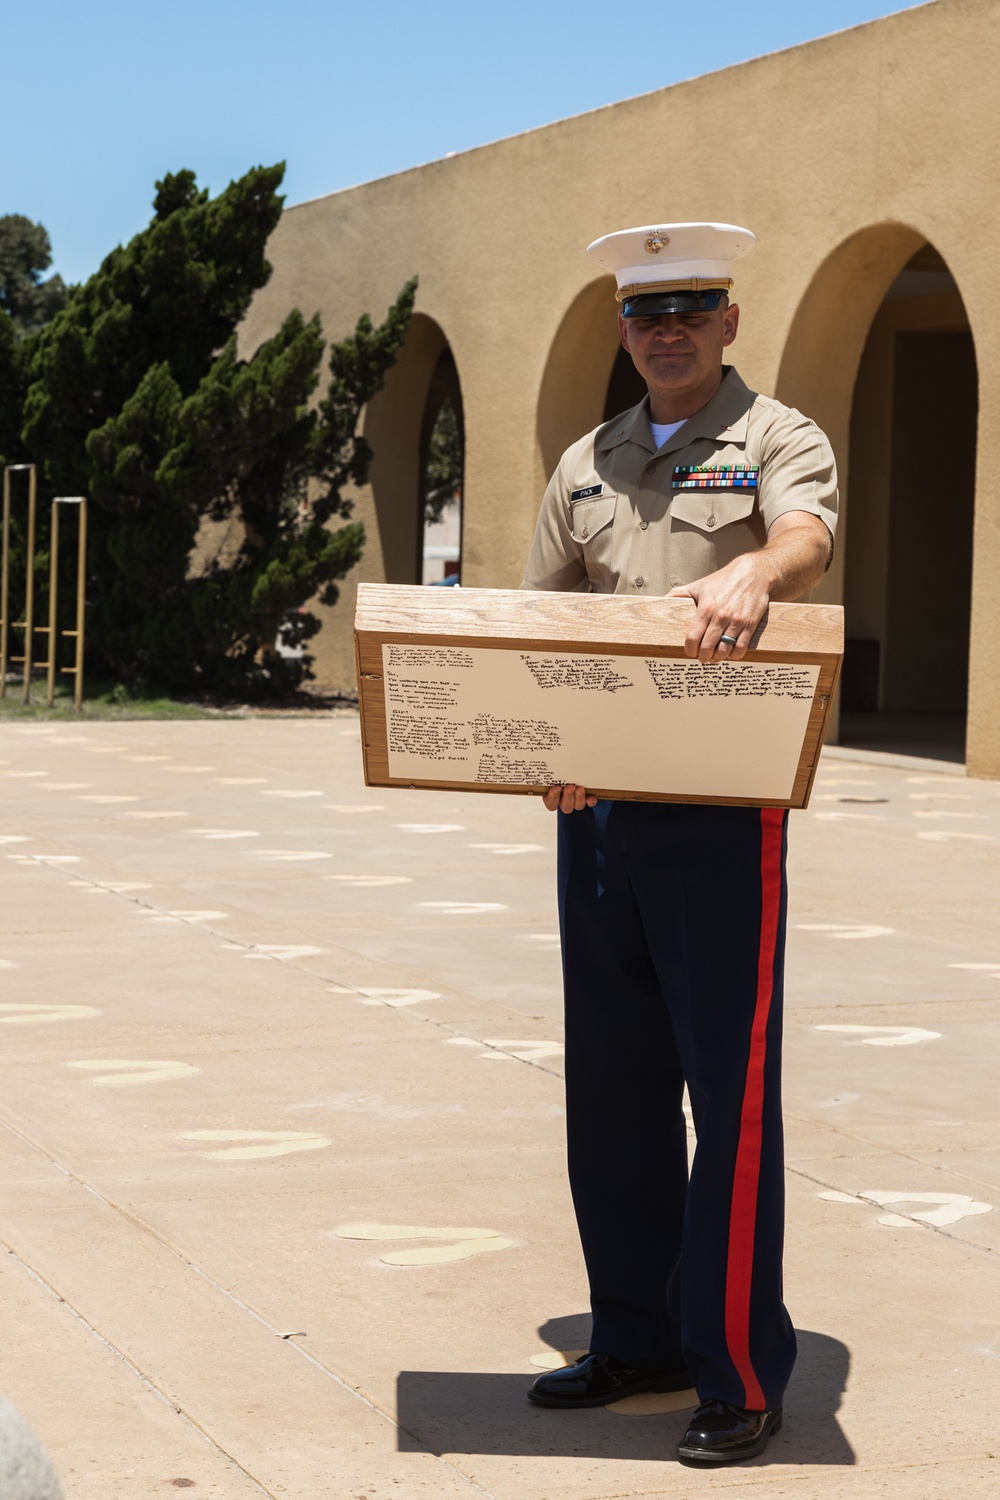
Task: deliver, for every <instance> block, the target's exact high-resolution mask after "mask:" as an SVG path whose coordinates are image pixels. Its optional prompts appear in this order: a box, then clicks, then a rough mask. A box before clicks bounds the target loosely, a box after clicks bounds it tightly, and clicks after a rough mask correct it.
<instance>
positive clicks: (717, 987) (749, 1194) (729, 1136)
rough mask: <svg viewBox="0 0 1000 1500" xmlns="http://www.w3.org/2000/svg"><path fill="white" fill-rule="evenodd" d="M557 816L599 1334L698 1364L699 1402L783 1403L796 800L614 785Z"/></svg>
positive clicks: (576, 1179)
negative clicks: (693, 1144) (701, 797)
mask: <svg viewBox="0 0 1000 1500" xmlns="http://www.w3.org/2000/svg"><path fill="white" fill-rule="evenodd" d="M558 822H559V913H560V924H561V931H562V949H563V973H564V984H565V1000H566V1095H567V1135H568V1152H569V1174H570V1183H571V1187H572V1192H573V1201H574V1206H575V1209H576V1214H577V1220H578V1223H579V1228H580V1236H581V1241H582V1244H583V1252H584V1257H585V1260H586V1265H587V1271H588V1274H589V1278H590V1287H591V1301H592V1307H593V1315H594V1324H593V1336H592V1341H591V1348H592V1349H593V1350H594V1351H597V1352H601V1353H605V1354H610V1355H613V1356H614V1357H616V1358H617V1359H620V1360H622V1361H624V1362H625V1363H626V1364H628V1365H631V1366H633V1367H635V1368H638V1369H644V1368H645V1369H672V1370H676V1369H679V1368H681V1367H683V1366H685V1365H686V1367H687V1368H688V1370H689V1371H690V1373H691V1376H692V1378H693V1381H694V1384H695V1386H696V1388H697V1391H698V1395H699V1397H700V1398H701V1399H702V1400H709V1399H713V1398H714V1399H717V1400H721V1401H728V1402H731V1403H732V1404H733V1405H734V1406H740V1407H747V1408H750V1409H753V1410H763V1409H769V1410H770V1409H774V1408H776V1407H780V1406H781V1404H782V1396H783V1392H784V1389H785V1385H786V1383H787V1381H788V1377H789V1374H790V1373H791V1369H792V1365H793V1363H794V1360H795V1334H794V1331H793V1329H792V1325H791V1320H790V1319H789V1316H788V1313H787V1311H786V1310H785V1307H784V1303H783V1301H782V1279H781V1259H782V1240H783V1230H784V1160H783V1145H782V1124H781V1003H782V975H783V956H784V938H785V911H786V885H785V847H786V822H787V814H786V813H785V812H784V811H783V810H781V809H775V808H754V807H721V806H719V807H717V806H705V805H694V804H690V805H689V804H678V803H638V802H607V801H604V802H598V804H597V806H596V807H594V808H591V809H587V810H585V811H583V812H576V813H568V814H563V813H560V814H559V819H558ZM685 1082H686V1083H687V1086H688V1092H689V1095H690V1100H691V1109H692V1113H693V1116H694V1127H695V1131H696V1134H697V1149H696V1151H695V1156H694V1162H693V1165H692V1169H691V1173H690V1180H689V1176H688V1154H687V1140H686V1126H685V1119H684V1114H683V1111H682V1097H683V1090H684V1084H685Z"/></svg>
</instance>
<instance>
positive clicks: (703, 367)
mask: <svg viewBox="0 0 1000 1500" xmlns="http://www.w3.org/2000/svg"><path fill="white" fill-rule="evenodd" d="M739 321H740V310H739V308H738V307H737V306H736V305H735V304H732V305H725V304H724V305H722V306H720V307H717V308H716V309H715V311H714V312H691V313H663V314H661V315H660V316H659V317H654V318H642V317H639V318H623V317H622V316H621V315H620V314H619V317H618V327H619V330H620V332H621V340H622V345H623V347H624V348H625V349H627V350H628V352H629V354H631V356H632V362H633V364H634V365H635V367H636V369H637V370H638V371H639V374H640V375H641V376H642V378H643V380H645V382H646V384H647V385H648V386H649V387H650V390H651V391H662V392H663V393H664V395H668V394H669V395H671V396H674V397H677V396H684V395H688V394H691V395H694V394H697V393H698V392H699V391H701V390H702V389H703V388H705V387H708V386H711V385H712V384H713V383H714V384H716V385H717V384H718V381H719V376H720V372H721V368H722V351H723V349H725V348H726V347H727V345H729V344H731V343H732V342H733V340H734V339H735V337H736V330H737V327H738V326H739Z"/></svg>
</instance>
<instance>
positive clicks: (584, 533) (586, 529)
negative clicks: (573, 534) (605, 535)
mask: <svg viewBox="0 0 1000 1500" xmlns="http://www.w3.org/2000/svg"><path fill="white" fill-rule="evenodd" d="M580 535H581V536H589V535H590V527H589V526H585V527H584V528H583V530H582V531H581V532H580Z"/></svg>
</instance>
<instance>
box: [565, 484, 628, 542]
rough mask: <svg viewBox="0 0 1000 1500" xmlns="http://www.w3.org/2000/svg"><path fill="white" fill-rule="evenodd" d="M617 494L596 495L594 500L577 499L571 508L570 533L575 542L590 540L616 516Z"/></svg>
mask: <svg viewBox="0 0 1000 1500" xmlns="http://www.w3.org/2000/svg"><path fill="white" fill-rule="evenodd" d="M617 502H618V496H617V495H595V496H594V498H593V499H592V500H576V501H574V502H573V504H572V505H571V506H570V508H569V529H570V535H571V536H572V538H573V540H574V541H575V542H590V541H593V539H594V537H595V536H596V535H597V533H598V532H599V531H603V530H604V528H605V527H606V526H610V525H611V522H612V521H613V520H614V518H615V505H616V504H617Z"/></svg>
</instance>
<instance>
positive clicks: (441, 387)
mask: <svg viewBox="0 0 1000 1500" xmlns="http://www.w3.org/2000/svg"><path fill="white" fill-rule="evenodd" d="M446 410H450V413H451V416H450V417H449V416H447V415H446V416H444V418H443V420H442V414H443V413H444V412H445V411H446ZM364 430H365V438H366V439H367V441H368V443H369V444H370V445H371V448H372V453H373V458H372V465H371V474H370V481H369V482H370V484H371V489H372V498H373V502H374V508H375V524H376V529H377V532H378V538H377V540H378V545H379V548H380V550H381V556H382V572H383V576H384V578H385V581H386V582H387V583H420V582H421V581H423V577H424V566H425V563H424V553H425V547H427V546H430V547H431V548H432V549H434V550H437V551H441V550H442V548H444V549H445V550H449V549H450V550H452V551H454V554H455V555H454V557H453V558H446V557H444V556H442V557H440V558H438V559H437V561H439V562H441V564H442V567H441V570H440V571H441V572H442V574H443V573H444V571H445V569H444V566H443V565H444V563H445V562H446V561H447V562H449V563H450V565H451V566H450V569H449V572H450V573H454V574H455V576H456V578H457V574H458V570H459V568H460V566H461V559H460V551H461V499H460V495H461V473H462V469H463V466H464V445H465V436H464V432H465V429H464V420H463V413H462V392H461V385H460V383H459V378H458V370H457V368H456V365H455V360H454V356H453V355H452V352H451V348H450V346H449V344H448V340H447V338H446V337H445V334H444V332H443V330H442V329H441V328H440V326H439V325H438V324H437V323H436V322H435V321H434V319H433V318H429V317H427V315H426V314H425V313H414V315H413V317H412V318H411V320H410V326H409V329H408V330H407V334H406V341H405V343H404V344H403V347H402V349H401V350H400V352H399V357H398V358H397V360H396V363H395V364H394V365H393V367H392V369H391V370H390V371H389V373H388V375H387V376H386V381H385V386H384V388H383V389H382V390H381V391H380V392H379V393H378V395H377V396H375V397H374V398H373V399H372V400H371V401H370V402H369V404H368V408H367V411H366V413H365V429H364ZM443 435H444V437H446V439H447V441H443ZM437 475H440V476H442V477H441V479H440V482H439V483H438V484H437V486H436V487H437V488H438V489H439V490H440V488H441V485H442V484H447V483H449V482H450V483H451V492H450V494H445V495H436V496H434V497H431V496H430V493H429V492H430V491H431V490H432V489H434V488H435V476H437ZM456 475H457V481H456V477H455V476H456ZM429 499H430V501H431V506H432V510H434V511H436V510H437V509H438V508H439V509H440V510H441V513H442V516H444V515H445V513H447V521H446V523H445V528H444V529H445V530H446V531H447V532H448V534H449V536H450V535H451V534H452V533H453V532H454V533H455V534H456V536H457V542H456V543H453V544H448V546H447V547H446V546H445V544H444V543H443V542H439V541H435V540H434V539H433V538H432V540H431V541H430V542H428V541H427V537H428V534H429V533H431V532H432V530H433V518H432V521H431V522H430V523H428V521H427V519H426V514H427V506H428V501H429ZM438 502H440V505H439V504H438Z"/></svg>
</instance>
